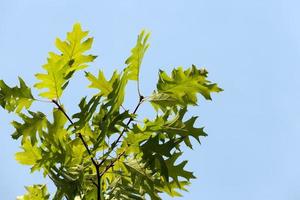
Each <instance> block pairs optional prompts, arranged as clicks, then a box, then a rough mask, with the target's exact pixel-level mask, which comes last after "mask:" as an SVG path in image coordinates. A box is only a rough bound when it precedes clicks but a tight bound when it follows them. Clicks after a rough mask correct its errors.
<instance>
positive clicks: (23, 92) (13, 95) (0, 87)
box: [0, 77, 35, 113]
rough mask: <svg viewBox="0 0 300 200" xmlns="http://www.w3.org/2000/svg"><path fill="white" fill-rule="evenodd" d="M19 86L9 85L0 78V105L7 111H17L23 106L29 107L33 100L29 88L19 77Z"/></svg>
mask: <svg viewBox="0 0 300 200" xmlns="http://www.w3.org/2000/svg"><path fill="white" fill-rule="evenodd" d="M19 82H20V87H18V86H15V87H9V86H8V85H6V84H5V82H4V81H3V80H0V105H1V106H2V107H3V108H4V109H6V110H7V111H8V112H14V111H15V112H17V113H19V112H20V111H21V110H22V109H23V108H26V109H29V107H30V106H31V104H32V102H33V101H34V100H35V99H34V98H33V96H32V94H31V89H30V88H29V87H28V86H27V85H26V84H25V82H24V81H23V79H21V78H20V77H19Z"/></svg>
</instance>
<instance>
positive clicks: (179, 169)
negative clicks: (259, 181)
mask: <svg viewBox="0 0 300 200" xmlns="http://www.w3.org/2000/svg"><path fill="white" fill-rule="evenodd" d="M181 155H182V153H174V154H173V155H172V157H170V158H169V159H168V160H166V161H165V163H166V166H167V168H168V174H169V177H171V178H172V179H173V181H175V182H176V183H177V185H178V186H179V187H180V183H179V179H178V177H183V178H185V179H186V180H187V181H190V179H195V178H196V177H195V176H194V175H193V173H192V172H189V171H186V170H184V167H185V165H186V164H187V161H186V160H185V161H182V162H181V163H180V164H178V165H175V162H176V160H177V159H178V158H179V156H181Z"/></svg>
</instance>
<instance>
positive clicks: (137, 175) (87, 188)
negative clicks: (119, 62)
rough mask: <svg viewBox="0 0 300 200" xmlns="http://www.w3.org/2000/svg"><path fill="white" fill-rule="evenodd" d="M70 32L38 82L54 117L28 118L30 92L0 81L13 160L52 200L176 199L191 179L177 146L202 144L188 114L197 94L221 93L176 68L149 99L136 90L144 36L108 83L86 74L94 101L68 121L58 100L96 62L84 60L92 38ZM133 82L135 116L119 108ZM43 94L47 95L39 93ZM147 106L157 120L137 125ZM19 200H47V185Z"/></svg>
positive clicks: (200, 76)
mask: <svg viewBox="0 0 300 200" xmlns="http://www.w3.org/2000/svg"><path fill="white" fill-rule="evenodd" d="M87 35H88V31H83V30H82V28H81V26H80V24H75V25H74V27H73V30H72V31H71V32H69V33H68V34H67V39H66V40H65V41H62V40H60V39H56V43H55V44H56V47H57V48H58V50H59V51H60V53H55V52H50V53H49V57H48V60H47V63H46V64H45V65H43V68H44V70H45V72H44V73H38V74H36V78H37V79H38V83H36V84H35V85H34V87H35V88H36V89H38V90H39V91H41V93H40V96H41V97H43V98H45V99H43V101H48V102H49V106H52V107H54V108H53V112H52V115H53V116H52V117H48V115H47V114H44V113H42V112H40V111H32V110H30V107H31V104H32V103H33V102H34V101H38V102H39V100H37V98H35V97H33V95H32V93H31V88H30V87H29V86H27V85H26V84H25V82H24V81H23V80H22V79H21V78H19V82H20V86H19V87H18V86H15V87H9V86H8V85H7V84H6V83H5V82H4V81H3V80H1V81H0V105H1V106H2V107H3V108H4V109H6V110H7V111H8V112H14V113H15V114H16V115H17V116H18V117H19V118H20V120H17V121H13V122H12V125H13V127H14V128H15V132H14V133H13V134H12V137H13V139H16V140H17V139H20V140H21V151H20V152H18V153H16V160H17V161H18V162H19V163H21V164H24V165H29V166H31V172H34V171H42V172H43V174H44V176H45V177H46V176H48V177H49V178H50V179H51V180H52V181H53V183H54V184H55V186H56V188H57V190H56V193H55V194H53V199H55V200H61V199H78V200H79V199H82V200H83V199H84V200H93V199H94V200H96V199H97V200H100V199H101V200H104V199H114V200H117V199H124V200H126V199H141V200H142V199H146V198H148V197H150V198H151V199H154V200H159V199H161V197H160V195H159V194H160V193H167V194H169V195H170V196H180V195H181V194H180V191H182V190H187V188H186V187H187V185H189V183H190V180H191V179H194V178H195V176H194V174H193V173H192V172H191V171H188V170H186V167H185V166H186V164H187V162H188V161H187V160H183V158H182V155H183V149H184V147H183V145H184V146H186V147H188V148H191V149H192V142H191V140H192V139H195V140H196V141H198V142H199V143H200V137H202V136H206V133H205V132H204V130H203V128H201V127H196V125H195V123H196V119H197V117H196V116H193V117H191V118H188V117H187V116H186V114H187V113H188V108H189V106H194V105H197V99H198V94H200V95H202V96H203V97H204V98H205V99H207V100H210V99H211V93H213V92H220V91H222V89H221V88H219V87H218V86H217V84H215V83H211V82H210V81H209V80H207V75H208V73H207V71H206V70H205V69H199V68H198V67H196V66H195V65H192V66H191V67H190V68H187V69H183V68H182V67H178V68H176V69H174V70H173V71H172V72H171V75H168V74H167V73H166V72H164V71H160V72H159V80H158V83H157V88H156V90H155V91H154V92H153V94H151V95H150V96H143V95H142V94H141V92H140V89H139V73H140V68H141V64H142V60H143V57H144V55H145V52H146V50H147V49H148V47H149V43H148V38H149V36H150V34H149V33H148V32H146V31H144V30H143V31H142V32H141V33H140V34H139V35H138V38H137V42H136V45H135V46H134V48H133V49H132V50H131V54H130V56H129V58H128V59H127V60H126V61H125V65H126V66H125V68H124V70H123V71H121V72H117V71H115V72H114V73H113V74H112V76H111V77H110V78H108V79H107V78H106V77H105V75H104V73H103V71H102V70H100V71H99V73H98V75H97V76H95V75H93V74H92V73H90V72H85V77H86V78H87V80H88V81H89V82H90V84H89V86H88V87H90V88H94V89H97V90H98V91H97V93H96V94H95V95H94V96H92V97H83V98H82V99H81V101H80V102H79V112H78V113H75V114H73V115H72V117H71V115H69V114H68V113H67V111H66V110H65V109H64V106H63V105H62V104H61V102H60V99H59V98H60V97H61V95H62V94H63V92H64V90H65V88H66V87H67V85H68V83H69V81H70V79H71V78H72V76H73V74H74V73H75V72H77V71H79V70H81V69H85V68H86V67H87V66H88V63H89V62H92V61H93V60H94V59H95V58H96V56H93V55H88V54H85V52H86V51H88V50H89V49H91V47H92V43H93V38H91V37H89V38H87V39H85V38H86V37H87ZM130 80H132V81H137V89H138V91H137V92H138V94H139V99H138V103H137V105H136V107H135V109H134V110H133V111H129V110H126V109H125V108H124V107H123V103H124V99H125V94H126V93H125V90H126V85H127V83H128V81H130ZM44 89H46V91H45V90H44ZM147 102H150V103H151V105H153V108H154V111H155V112H156V113H157V114H156V117H155V118H154V119H148V118H146V119H144V121H142V122H141V121H139V120H137V119H138V109H139V107H140V106H141V105H142V104H144V103H147ZM26 190H27V194H25V195H24V196H20V197H18V199H20V200H21V199H22V200H27V199H33V200H34V199H38V200H46V199H49V198H50V195H49V194H48V192H47V188H46V186H45V185H34V186H29V187H26Z"/></svg>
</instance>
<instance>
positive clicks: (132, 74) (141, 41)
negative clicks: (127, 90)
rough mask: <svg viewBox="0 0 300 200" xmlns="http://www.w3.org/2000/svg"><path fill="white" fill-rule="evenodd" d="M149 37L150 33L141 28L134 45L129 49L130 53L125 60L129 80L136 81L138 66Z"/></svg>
mask: <svg viewBox="0 0 300 200" xmlns="http://www.w3.org/2000/svg"><path fill="white" fill-rule="evenodd" d="M149 37H150V33H149V32H146V31H145V30H143V31H142V32H141V33H140V34H139V35H138V38H137V42H136V45H135V47H134V48H133V49H132V50H131V55H130V57H129V58H127V60H126V61H125V64H127V68H126V69H125V72H126V73H128V79H129V80H135V81H138V79H139V73H140V67H141V64H142V61H143V57H144V54H145V52H146V50H147V49H148V47H149V43H148V38H149Z"/></svg>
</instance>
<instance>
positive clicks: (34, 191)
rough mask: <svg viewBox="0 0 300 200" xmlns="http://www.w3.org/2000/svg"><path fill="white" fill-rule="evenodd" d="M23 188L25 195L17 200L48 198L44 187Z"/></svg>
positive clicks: (44, 199)
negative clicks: (25, 191)
mask: <svg viewBox="0 0 300 200" xmlns="http://www.w3.org/2000/svg"><path fill="white" fill-rule="evenodd" d="M25 188H26V190H27V193H26V194H25V195H23V196H19V197H17V200H48V199H49V198H50V195H49V193H48V191H47V187H46V185H33V186H28V187H25Z"/></svg>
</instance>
